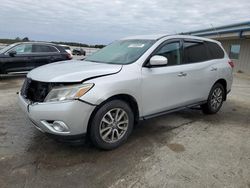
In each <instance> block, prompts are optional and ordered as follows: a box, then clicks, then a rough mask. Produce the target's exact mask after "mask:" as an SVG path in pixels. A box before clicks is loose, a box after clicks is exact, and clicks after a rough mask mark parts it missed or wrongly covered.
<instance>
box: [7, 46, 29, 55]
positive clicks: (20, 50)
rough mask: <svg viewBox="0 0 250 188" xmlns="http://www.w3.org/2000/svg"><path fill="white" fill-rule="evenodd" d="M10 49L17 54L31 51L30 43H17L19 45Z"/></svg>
mask: <svg viewBox="0 0 250 188" xmlns="http://www.w3.org/2000/svg"><path fill="white" fill-rule="evenodd" d="M12 50H13V51H16V53H17V54H23V53H31V52H32V44H19V45H17V46H15V47H14V48H12ZM12 50H11V51H12Z"/></svg>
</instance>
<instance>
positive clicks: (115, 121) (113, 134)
mask: <svg viewBox="0 0 250 188" xmlns="http://www.w3.org/2000/svg"><path fill="white" fill-rule="evenodd" d="M128 124H129V119H128V114H127V112H125V111H124V110H123V109H121V108H114V109H111V110H109V111H108V112H107V113H106V114H105V115H104V116H103V118H102V120H101V122H100V126H99V134H100V136H101V138H102V140H103V141H105V142H107V143H115V142H117V141H119V140H121V138H122V137H123V136H124V135H125V133H126V132H127V130H128Z"/></svg>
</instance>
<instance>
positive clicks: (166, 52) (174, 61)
mask: <svg viewBox="0 0 250 188" xmlns="http://www.w3.org/2000/svg"><path fill="white" fill-rule="evenodd" d="M154 55H161V56H164V57H166V58H167V59H168V64H167V66H171V65H179V64H181V45H180V42H171V43H167V44H165V45H163V46H162V47H161V48H160V49H159V50H158V51H157V52H156V53H155V54H154Z"/></svg>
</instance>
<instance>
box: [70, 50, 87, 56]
mask: <svg viewBox="0 0 250 188" xmlns="http://www.w3.org/2000/svg"><path fill="white" fill-rule="evenodd" d="M72 53H73V55H84V56H85V55H86V52H85V51H84V50H83V49H82V48H79V49H77V48H75V49H74V50H73V52H72Z"/></svg>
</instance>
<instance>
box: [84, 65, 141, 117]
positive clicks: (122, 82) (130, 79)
mask: <svg viewBox="0 0 250 188" xmlns="http://www.w3.org/2000/svg"><path fill="white" fill-rule="evenodd" d="M85 83H94V84H95V86H94V87H93V88H92V89H91V90H90V91H89V92H87V93H86V94H85V95H84V96H82V97H81V100H84V101H86V102H89V103H91V104H95V105H99V104H101V103H102V102H104V101H106V100H107V99H108V98H110V97H112V96H115V95H119V94H127V95H130V96H132V97H133V98H134V99H135V100H136V102H137V103H138V107H139V113H140V112H141V109H140V106H141V105H140V102H141V97H140V96H141V95H140V83H141V72H140V66H139V65H137V64H130V65H124V66H123V68H122V70H121V71H120V72H118V73H117V74H113V75H108V76H103V77H99V78H95V79H92V80H88V81H87V82H85Z"/></svg>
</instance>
